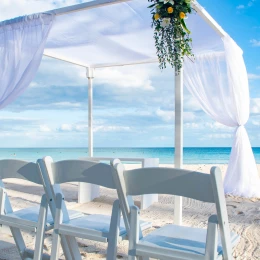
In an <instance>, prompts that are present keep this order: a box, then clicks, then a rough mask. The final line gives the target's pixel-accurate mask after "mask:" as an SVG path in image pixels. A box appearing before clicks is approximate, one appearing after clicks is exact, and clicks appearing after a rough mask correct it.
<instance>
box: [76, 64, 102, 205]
mask: <svg viewBox="0 0 260 260" xmlns="http://www.w3.org/2000/svg"><path fill="white" fill-rule="evenodd" d="M87 78H88V157H93V114H92V112H93V82H92V81H93V78H94V69H93V68H87ZM97 197H99V186H97V185H93V184H89V183H83V182H80V183H79V188H78V202H79V203H86V202H89V201H91V200H93V199H94V198H97Z"/></svg>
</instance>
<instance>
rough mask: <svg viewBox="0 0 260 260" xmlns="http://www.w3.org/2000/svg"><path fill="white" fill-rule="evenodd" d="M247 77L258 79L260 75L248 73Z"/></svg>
mask: <svg viewBox="0 0 260 260" xmlns="http://www.w3.org/2000/svg"><path fill="white" fill-rule="evenodd" d="M248 78H249V79H260V75H257V74H252V73H249V74H248Z"/></svg>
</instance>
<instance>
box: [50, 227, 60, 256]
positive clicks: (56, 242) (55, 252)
mask: <svg viewBox="0 0 260 260" xmlns="http://www.w3.org/2000/svg"><path fill="white" fill-rule="evenodd" d="M58 232H59V230H57V229H55V230H54V231H53V234H52V248H51V259H50V260H57V259H58V257H59V252H60V250H59V249H60V235H59V233H58Z"/></svg>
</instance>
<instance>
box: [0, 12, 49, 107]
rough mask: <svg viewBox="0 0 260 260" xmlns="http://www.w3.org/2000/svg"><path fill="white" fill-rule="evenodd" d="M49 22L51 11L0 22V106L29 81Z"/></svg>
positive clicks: (37, 61) (8, 102) (33, 74)
mask: <svg viewBox="0 0 260 260" xmlns="http://www.w3.org/2000/svg"><path fill="white" fill-rule="evenodd" d="M53 21H54V16H53V15H52V14H35V15H30V16H23V17H19V18H16V19H13V20H9V21H5V22H2V23H0V108H3V107H5V106H7V105H8V104H10V103H11V102H12V101H13V100H14V99H15V98H16V97H18V96H19V95H20V94H21V93H22V92H23V91H24V90H25V89H26V88H27V87H28V86H29V84H30V82H31V81H32V80H33V77H34V76H35V74H36V72H37V70H38V67H39V65H40V62H41V59H42V55H43V50H44V46H45V42H46V39H47V37H48V34H49V31H50V29H51V27H52V24H53Z"/></svg>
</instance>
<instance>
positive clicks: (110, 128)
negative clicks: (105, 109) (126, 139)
mask: <svg viewBox="0 0 260 260" xmlns="http://www.w3.org/2000/svg"><path fill="white" fill-rule="evenodd" d="M93 131H94V132H129V131H131V128H130V127H129V126H94V128H93Z"/></svg>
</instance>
